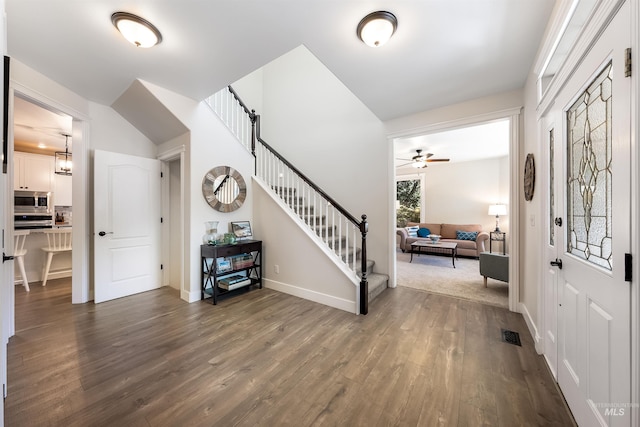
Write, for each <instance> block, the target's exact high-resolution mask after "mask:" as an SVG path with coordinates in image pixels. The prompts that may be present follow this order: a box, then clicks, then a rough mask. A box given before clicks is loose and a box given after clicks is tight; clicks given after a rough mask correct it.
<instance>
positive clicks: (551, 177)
mask: <svg viewBox="0 0 640 427" xmlns="http://www.w3.org/2000/svg"><path fill="white" fill-rule="evenodd" d="M554 143H555V138H554V129H551V130H549V246H555V244H556V228H555V217H556V211H555V196H556V192H555V185H556V183H555V173H554V171H553V167H554V165H555V156H554V154H555V153H554V147H553V144H554Z"/></svg>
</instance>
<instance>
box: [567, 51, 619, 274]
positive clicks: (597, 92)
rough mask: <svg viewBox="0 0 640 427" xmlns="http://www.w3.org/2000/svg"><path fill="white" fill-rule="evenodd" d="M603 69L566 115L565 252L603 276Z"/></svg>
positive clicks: (606, 238)
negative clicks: (588, 264)
mask: <svg viewBox="0 0 640 427" xmlns="http://www.w3.org/2000/svg"><path fill="white" fill-rule="evenodd" d="M611 79H612V73H611V63H609V64H608V65H607V66H606V67H605V68H604V69H603V70H602V72H600V74H599V75H598V76H597V77H596V78H595V80H594V81H593V82H592V83H591V84H590V85H589V87H588V88H587V89H586V90H585V91H584V92H583V93H582V94H581V95H580V96H579V97H578V99H577V100H576V102H575V103H574V104H573V105H572V106H571V108H570V109H569V110H568V111H567V172H568V176H567V186H568V188H567V190H568V191H567V252H569V253H571V254H573V255H575V256H577V257H579V258H581V259H583V260H586V261H588V262H590V263H593V264H596V265H598V266H600V267H603V268H605V269H607V270H611V268H612V251H611V247H612V241H611V235H612V233H611V208H612V206H611V179H612V173H611V153H612V142H611V103H612V93H611V86H612V80H611Z"/></svg>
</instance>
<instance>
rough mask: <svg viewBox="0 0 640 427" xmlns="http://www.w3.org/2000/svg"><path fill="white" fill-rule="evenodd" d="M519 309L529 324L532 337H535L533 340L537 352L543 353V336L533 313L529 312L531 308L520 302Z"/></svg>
mask: <svg viewBox="0 0 640 427" xmlns="http://www.w3.org/2000/svg"><path fill="white" fill-rule="evenodd" d="M518 311H519V312H520V314H522V317H523V318H524V321H525V323H526V324H527V328H528V329H529V333H530V334H531V338H533V342H534V344H535V348H536V353H538V354H543V353H544V349H543V341H542V337H541V336H540V334H539V333H538V328H537V327H536V324H535V322H534V321H533V319H532V318H531V314H529V310H528V309H527V306H526V305H524V304H523V303H520V304H518Z"/></svg>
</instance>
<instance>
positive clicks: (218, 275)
mask: <svg viewBox="0 0 640 427" xmlns="http://www.w3.org/2000/svg"><path fill="white" fill-rule="evenodd" d="M242 255H247V257H245V258H246V259H243V258H241V256H242ZM200 256H201V258H202V268H201V281H200V282H201V285H202V286H201V289H200V299H204V298H205V295H211V300H212V303H213V304H217V303H218V297H219V296H221V295H225V294H227V293H229V292H233V291H234V290H236V289H240V288H244V287H247V286H252V285H258V287H259V288H260V289H262V241H261V240H242V241H239V242H238V243H235V244H232V245H201V246H200ZM231 259H235V260H236V261H238V263H234V262H232V261H231ZM218 260H227V261H229V268H228V269H225V270H224V271H220V270H219V265H218V264H219V263H218ZM231 276H242V278H241V279H240V281H239V282H238V284H237V287H234V285H233V284H229V285H228V287H229V289H224V288H222V287H221V285H223V283H221V281H224V280H225V279H229V278H230V277H231ZM223 286H224V285H223Z"/></svg>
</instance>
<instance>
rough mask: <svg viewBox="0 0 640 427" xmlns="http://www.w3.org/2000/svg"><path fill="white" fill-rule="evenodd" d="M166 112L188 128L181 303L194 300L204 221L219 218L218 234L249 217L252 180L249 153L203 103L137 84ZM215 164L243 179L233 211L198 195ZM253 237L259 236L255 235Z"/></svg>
mask: <svg viewBox="0 0 640 427" xmlns="http://www.w3.org/2000/svg"><path fill="white" fill-rule="evenodd" d="M142 83H143V84H144V85H145V87H146V88H147V89H148V90H149V91H150V92H151V93H152V94H153V95H154V96H155V97H157V98H158V101H159V102H161V103H162V104H163V105H164V106H165V107H166V108H168V109H169V110H170V111H171V113H172V114H174V115H175V116H176V117H177V118H178V119H179V120H180V121H181V122H182V123H184V125H185V126H186V127H187V128H188V129H189V130H190V141H189V146H188V147H187V151H186V161H185V164H186V169H187V170H185V171H184V176H185V180H186V182H185V183H184V188H186V189H187V191H186V193H185V222H187V224H186V225H185V227H186V230H187V232H186V242H185V245H186V254H185V258H186V261H185V271H186V274H188V276H189V277H188V280H186V283H185V288H186V289H184V290H183V291H182V293H181V298H182V299H184V300H186V301H197V300H199V299H200V280H201V277H200V271H201V266H200V262H201V258H200V245H201V244H202V236H203V235H204V234H205V228H204V222H205V221H219V224H218V232H222V233H224V232H228V231H229V223H230V222H231V221H242V220H248V221H253V216H252V212H253V202H252V196H251V195H252V194H253V188H252V184H253V183H252V180H251V179H250V177H251V176H252V175H253V157H252V156H251V153H249V152H248V151H247V150H246V149H245V148H244V147H243V146H242V145H241V144H240V143H238V142H237V140H236V139H235V137H234V136H233V135H232V134H231V133H230V132H229V131H228V130H227V128H226V127H225V126H224V124H222V122H221V121H220V120H219V119H218V118H217V116H216V115H215V114H214V113H213V111H212V110H211V109H210V108H209V107H208V106H207V105H206V104H205V103H203V102H197V101H194V100H192V99H190V98H187V97H184V96H181V95H178V94H176V93H174V92H171V91H169V90H167V89H164V88H162V87H159V86H156V85H154V84H151V83H148V82H142ZM221 165H228V166H231V167H232V168H234V169H236V170H238V171H239V172H240V174H241V175H242V176H243V178H244V179H245V181H246V183H247V194H248V195H249V196H248V197H247V199H246V200H245V203H244V204H243V205H242V206H241V207H240V208H239V209H238V210H236V211H234V212H229V213H221V212H218V211H215V210H213V209H212V208H211V207H210V206H209V205H208V204H207V202H206V201H205V199H204V197H203V196H202V179H203V177H204V176H205V175H206V173H207V172H208V171H209V170H210V169H212V168H214V167H216V166H221ZM256 238H259V235H256Z"/></svg>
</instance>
